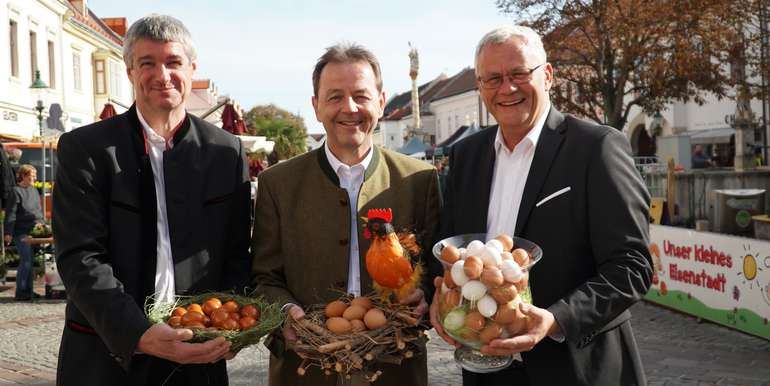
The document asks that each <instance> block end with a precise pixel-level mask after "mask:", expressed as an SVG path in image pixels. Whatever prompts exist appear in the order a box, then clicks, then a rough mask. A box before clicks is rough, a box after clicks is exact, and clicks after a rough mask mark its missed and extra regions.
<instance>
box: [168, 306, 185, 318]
mask: <svg viewBox="0 0 770 386" xmlns="http://www.w3.org/2000/svg"><path fill="white" fill-rule="evenodd" d="M186 313H187V308H184V307H177V308H174V311H173V312H171V316H179V317H181V316H182V315H184V314H186Z"/></svg>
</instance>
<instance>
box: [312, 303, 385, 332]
mask: <svg viewBox="0 0 770 386" xmlns="http://www.w3.org/2000/svg"><path fill="white" fill-rule="evenodd" d="M324 314H325V315H326V328H327V329H328V330H329V331H331V332H332V333H334V334H335V335H347V334H350V333H354V332H362V331H367V330H376V329H378V328H381V327H383V326H384V325H385V323H386V322H387V318H386V317H385V313H384V312H382V310H381V309H379V308H377V307H375V306H374V304H373V303H372V300H371V299H369V298H367V297H364V296H359V297H356V298H354V299H353V300H351V301H350V303H349V304H348V303H346V302H344V301H342V300H335V301H333V302H331V303H329V304H327V305H326V307H325V309H324Z"/></svg>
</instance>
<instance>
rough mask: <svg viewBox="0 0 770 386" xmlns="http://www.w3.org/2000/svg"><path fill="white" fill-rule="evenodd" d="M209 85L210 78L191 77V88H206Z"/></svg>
mask: <svg viewBox="0 0 770 386" xmlns="http://www.w3.org/2000/svg"><path fill="white" fill-rule="evenodd" d="M209 87H211V80H210V79H193V81H192V88H193V90H208V89H209Z"/></svg>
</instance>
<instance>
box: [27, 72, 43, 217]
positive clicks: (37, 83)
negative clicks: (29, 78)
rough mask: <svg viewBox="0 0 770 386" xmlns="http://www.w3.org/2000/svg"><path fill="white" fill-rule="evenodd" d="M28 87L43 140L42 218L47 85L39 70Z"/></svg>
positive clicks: (39, 133) (39, 132) (40, 136)
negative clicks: (44, 97) (32, 97)
mask: <svg viewBox="0 0 770 386" xmlns="http://www.w3.org/2000/svg"><path fill="white" fill-rule="evenodd" d="M29 88H30V89H32V91H33V93H34V94H37V103H35V107H34V109H35V111H37V127H38V138H40V141H41V142H43V146H42V148H41V149H40V153H41V155H42V159H43V164H42V166H41V167H42V169H43V170H41V172H42V174H43V179H42V181H43V218H45V209H46V208H45V207H46V203H45V201H46V200H45V199H46V192H45V190H46V189H45V182H46V170H45V141H43V111H45V104H44V103H43V90H45V89H47V88H48V85H47V84H45V82H43V80H42V79H40V70H35V80H34V81H33V82H32V84H31V85H30V86H29Z"/></svg>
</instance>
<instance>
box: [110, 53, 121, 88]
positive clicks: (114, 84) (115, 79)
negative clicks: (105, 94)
mask: <svg viewBox="0 0 770 386" xmlns="http://www.w3.org/2000/svg"><path fill="white" fill-rule="evenodd" d="M122 94H123V90H122V89H121V87H120V66H118V63H117V62H114V61H112V60H110V95H114V96H116V97H120V95H122Z"/></svg>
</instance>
